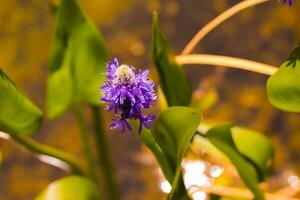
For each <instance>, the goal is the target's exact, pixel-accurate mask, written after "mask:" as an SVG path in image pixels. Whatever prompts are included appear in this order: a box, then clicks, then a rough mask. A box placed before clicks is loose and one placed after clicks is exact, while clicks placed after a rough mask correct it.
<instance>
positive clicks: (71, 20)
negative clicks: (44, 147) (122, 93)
mask: <svg viewBox="0 0 300 200" xmlns="http://www.w3.org/2000/svg"><path fill="white" fill-rule="evenodd" d="M106 61H107V53H106V50H105V47H104V41H103V38H102V36H101V34H100V33H99V32H98V30H97V28H96V27H95V26H94V24H92V22H91V21H90V20H89V19H88V18H87V17H86V15H85V14H84V13H83V11H82V10H81V9H80V8H79V6H78V5H77V3H76V1H75V0H61V2H60V4H59V5H58V7H57V11H56V32H55V37H54V42H53V49H52V59H51V65H50V75H49V80H48V91H47V94H48V95H47V110H48V115H49V117H50V118H55V117H57V116H59V115H61V114H62V113H63V112H64V111H65V110H66V109H68V108H69V107H70V106H71V105H72V104H73V103H74V102H77V101H85V102H87V103H90V104H93V105H97V104H99V102H100V92H99V87H100V86H101V85H102V83H103V81H104V78H105V77H104V75H101V73H103V72H105V62H106ZM64 95H65V96H64Z"/></svg>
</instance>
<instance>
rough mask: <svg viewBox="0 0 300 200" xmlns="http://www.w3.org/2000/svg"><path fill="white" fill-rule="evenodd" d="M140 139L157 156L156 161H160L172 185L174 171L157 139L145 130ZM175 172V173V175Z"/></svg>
mask: <svg viewBox="0 0 300 200" xmlns="http://www.w3.org/2000/svg"><path fill="white" fill-rule="evenodd" d="M139 137H140V139H141V140H142V142H143V143H144V144H145V145H146V146H147V147H148V148H149V149H150V150H151V151H152V153H153V154H154V155H155V157H156V160H157V161H158V163H159V165H160V167H161V169H162V171H163V173H164V175H165V177H166V179H167V180H168V181H169V182H170V183H172V182H173V178H174V173H175V172H174V171H173V170H172V168H171V167H170V164H169V162H168V160H167V158H166V156H165V154H164V152H163V151H162V149H161V148H160V146H159V145H158V144H157V143H156V141H155V138H154V137H153V135H152V134H151V132H150V131H148V130H145V129H143V131H142V133H140V134H139ZM173 172H174V173H173Z"/></svg>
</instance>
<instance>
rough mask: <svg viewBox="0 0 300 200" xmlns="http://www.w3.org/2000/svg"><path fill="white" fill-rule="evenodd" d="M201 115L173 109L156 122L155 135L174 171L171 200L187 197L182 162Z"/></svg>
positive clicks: (187, 109)
mask: <svg viewBox="0 0 300 200" xmlns="http://www.w3.org/2000/svg"><path fill="white" fill-rule="evenodd" d="M200 119H201V114H200V113H198V112H197V111H196V110H194V109H191V108H188V107H171V108H169V109H167V110H165V111H163V112H162V113H161V114H160V115H159V117H158V119H157V120H156V122H155V125H154V130H153V135H154V137H155V140H156V142H157V143H158V145H159V146H160V148H161V149H162V151H163V152H164V154H165V156H166V158H167V160H168V162H169V165H170V166H171V167H172V169H173V173H174V179H173V180H172V181H171V182H172V192H171V194H170V197H169V199H180V198H182V197H183V196H185V195H186V191H185V187H184V184H183V180H182V177H181V161H182V159H183V157H184V155H185V153H186V151H187V149H188V147H189V144H190V142H191V140H192V138H193V136H194V134H195V132H196V130H197V127H198V126H199V124H200V121H201V120H200Z"/></svg>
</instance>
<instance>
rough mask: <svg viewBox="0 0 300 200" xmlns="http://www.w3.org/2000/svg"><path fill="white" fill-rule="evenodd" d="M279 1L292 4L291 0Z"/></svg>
mask: <svg viewBox="0 0 300 200" xmlns="http://www.w3.org/2000/svg"><path fill="white" fill-rule="evenodd" d="M280 2H281V3H288V4H289V6H291V5H292V4H293V0H280Z"/></svg>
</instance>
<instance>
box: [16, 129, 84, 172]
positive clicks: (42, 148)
mask: <svg viewBox="0 0 300 200" xmlns="http://www.w3.org/2000/svg"><path fill="white" fill-rule="evenodd" d="M10 138H12V139H13V140H14V141H15V142H17V143H18V144H21V145H22V146H24V147H26V149H28V150H30V151H32V152H34V153H38V154H43V155H47V156H50V157H53V158H56V159H59V160H61V161H63V162H65V163H67V164H68V165H69V166H70V169H71V171H72V173H74V174H79V175H83V174H84V172H83V171H82V169H81V167H80V164H79V161H78V160H77V159H76V158H75V157H74V156H72V155H70V154H68V153H66V152H63V151H61V150H58V149H55V148H53V147H49V146H47V145H44V144H40V143H38V142H36V141H34V140H33V139H31V138H29V137H26V136H22V135H17V134H14V135H13V134H11V135H10Z"/></svg>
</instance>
